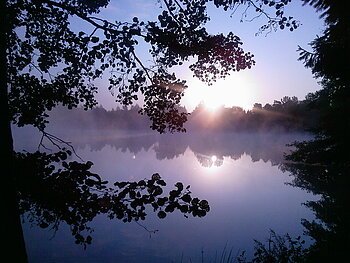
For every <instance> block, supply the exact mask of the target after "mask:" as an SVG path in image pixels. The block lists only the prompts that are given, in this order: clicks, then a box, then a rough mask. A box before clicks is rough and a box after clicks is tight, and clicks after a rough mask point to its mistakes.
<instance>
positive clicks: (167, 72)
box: [0, 0, 298, 262]
mask: <svg viewBox="0 0 350 263" xmlns="http://www.w3.org/2000/svg"><path fill="white" fill-rule="evenodd" d="M208 2H213V3H214V5H215V6H216V7H218V8H223V9H224V10H228V9H230V8H235V7H236V6H237V5H241V4H244V5H246V6H248V7H249V8H253V9H254V10H255V11H256V12H257V15H259V14H266V17H268V21H267V23H266V24H265V25H263V26H262V27H261V28H260V30H269V29H276V28H281V29H283V28H289V29H290V30H294V29H295V28H297V27H298V22H297V21H295V20H294V19H293V18H289V17H287V16H286V15H285V14H284V7H285V5H286V4H287V3H288V2H290V0H286V1H278V2H275V1H262V0H261V1H260V0H259V1H249V0H246V1H245V0H243V1H242V0H234V1H226V0H225V1H220V0H215V1H209V0H207V1H206V0H195V1H186V0H175V1H171V0H163V1H160V2H159V3H160V5H161V12H160V14H159V16H158V17H157V19H156V21H147V22H145V21H140V20H139V18H137V17H134V18H133V19H132V21H108V20H106V19H105V18H103V17H99V16H98V14H99V12H100V10H101V9H102V8H104V7H107V5H108V3H109V0H99V1H85V0H74V1H68V0H7V1H1V4H0V9H1V10H2V11H3V15H2V16H1V23H0V24H1V30H0V31H1V39H2V40H4V41H1V45H2V46H1V65H2V70H1V75H0V79H1V88H0V95H1V96H0V107H1V108H0V109H1V113H2V114H3V118H2V119H1V122H0V123H1V126H0V132H1V134H2V136H3V138H2V140H1V145H0V148H1V151H2V152H1V156H2V158H3V160H4V167H3V169H4V170H5V171H9V172H8V174H9V176H6V178H4V183H5V185H4V188H5V189H7V190H8V191H9V194H8V195H7V196H9V197H10V198H9V200H10V201H9V202H7V209H6V211H8V213H7V212H6V213H5V214H7V215H11V216H12V217H8V218H7V224H6V225H9V226H13V228H8V229H7V230H8V231H9V232H8V233H11V234H7V235H6V237H5V239H9V241H8V243H9V246H10V247H16V248H19V247H21V249H19V250H20V251H22V252H23V251H24V243H23V238H22V232H21V227H20V221H19V218H18V211H17V205H16V203H17V200H16V190H15V189H16V186H15V185H14V180H13V179H14V174H13V173H14V166H15V163H14V162H15V153H14V151H13V141H12V140H13V139H12V132H11V124H14V125H17V126H24V125H33V126H34V127H36V128H38V129H39V130H40V131H41V132H42V134H43V137H44V138H46V139H48V140H49V141H51V142H52V143H53V144H55V145H58V144H59V143H60V142H62V141H60V140H59V139H58V138H57V137H55V136H51V135H49V134H48V133H46V132H45V126H46V124H47V117H48V112H49V111H50V110H52V109H53V108H54V107H56V106H57V105H63V106H65V107H68V108H69V109H71V108H74V107H77V106H79V105H82V106H83V107H84V109H91V108H93V107H94V106H96V105H97V101H96V98H95V94H96V91H97V86H96V84H95V83H94V80H96V79H98V78H100V77H102V76H103V73H104V72H105V71H106V70H107V69H108V71H110V72H112V74H111V75H110V76H109V87H108V89H109V90H111V91H113V92H115V93H116V94H117V95H116V96H117V101H118V102H120V103H121V104H123V105H125V106H128V105H131V104H132V103H133V102H134V101H135V100H137V99H138V96H139V93H141V94H142V95H143V97H144V105H143V106H142V109H141V113H143V114H145V115H147V116H148V117H149V118H150V120H151V122H152V124H151V128H152V129H155V130H157V131H159V132H164V131H165V130H170V131H184V128H183V123H184V122H185V121H186V119H187V113H185V112H179V111H178V108H177V107H176V106H177V105H178V104H179V102H180V100H181V97H182V96H183V94H184V90H185V88H186V84H185V81H183V80H180V79H178V78H177V77H176V76H175V75H174V74H173V73H172V72H171V68H172V67H174V66H177V65H181V64H182V63H183V61H186V60H189V59H190V58H196V60H195V62H194V63H193V64H192V65H191V66H190V69H191V70H192V71H193V73H194V75H195V76H196V77H198V78H199V79H201V80H203V81H206V82H207V83H208V84H211V83H212V82H213V81H215V80H216V79H217V78H220V77H225V76H227V75H228V74H229V72H231V71H239V70H243V69H246V68H250V67H251V66H253V65H254V60H253V55H252V54H250V53H249V52H248V53H247V52H244V50H243V49H242V47H241V45H242V41H241V40H240V38H239V37H237V36H235V35H234V34H233V33H229V34H227V35H226V36H225V35H223V34H218V35H211V34H209V33H208V32H207V30H206V28H205V24H206V22H207V21H208V20H209V17H208V15H207V13H206V4H207V3H208ZM266 8H272V11H273V13H274V14H275V15H274V16H271V15H268V14H267V13H266ZM74 21H77V22H78V23H85V24H86V25H87V28H88V29H87V30H86V31H79V32H76V31H74V30H73V29H72V23H74ZM139 42H144V43H146V44H148V46H149V49H150V54H151V56H152V57H153V59H154V64H153V65H147V64H146V63H145V62H144V61H142V60H141V59H140V57H139V55H138V52H137V45H138V43H139ZM14 222H16V224H14ZM12 237H13V238H12ZM12 240H17V241H20V243H21V244H20V245H19V244H18V243H17V244H16V243H12V242H11V241H12ZM5 250H6V251H12V249H5ZM17 255H23V258H22V259H19V260H18V261H17V262H20V261H25V253H18V254H17Z"/></svg>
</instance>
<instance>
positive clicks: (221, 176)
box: [14, 129, 317, 263]
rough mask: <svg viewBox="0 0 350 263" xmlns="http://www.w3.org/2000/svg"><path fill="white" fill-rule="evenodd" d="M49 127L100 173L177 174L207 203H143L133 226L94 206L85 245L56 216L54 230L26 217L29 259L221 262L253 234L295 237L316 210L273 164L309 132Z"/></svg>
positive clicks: (21, 137)
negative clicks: (191, 211) (190, 209)
mask: <svg viewBox="0 0 350 263" xmlns="http://www.w3.org/2000/svg"><path fill="white" fill-rule="evenodd" d="M14 134H15V147H16V149H17V150H21V149H27V150H28V151H33V150H35V149H36V147H37V146H38V143H39V141H40V137H39V136H38V135H33V134H32V132H31V131H28V130H23V129H21V130H15V131H14ZM56 134H57V135H59V136H60V138H63V139H65V140H68V141H72V143H73V145H74V147H75V150H76V152H77V154H78V155H79V156H80V157H81V158H82V159H83V160H84V161H88V160H91V161H92V162H93V163H94V166H93V167H92V171H94V172H96V173H98V174H99V175H101V177H103V179H104V180H108V181H110V182H112V183H113V182H115V181H138V180H141V179H145V178H150V177H151V175H152V174H153V173H155V172H157V173H159V174H160V175H161V177H162V179H164V180H165V181H166V182H167V186H169V187H170V188H171V187H172V186H173V185H174V184H175V183H176V182H182V183H183V184H184V185H185V186H186V185H190V186H191V188H190V189H191V191H192V195H193V196H196V197H198V198H200V199H206V200H208V202H209V205H210V211H209V213H208V214H207V215H206V216H205V217H203V218H198V217H195V218H193V217H191V216H190V217H189V218H185V217H184V216H183V215H182V214H181V213H177V211H175V212H174V213H172V214H169V215H168V216H167V217H166V218H164V219H159V218H158V217H157V216H156V214H154V213H152V212H151V213H149V214H148V216H147V217H146V220H145V221H141V225H140V224H137V223H135V222H131V223H123V222H121V221H118V220H110V219H108V218H106V216H105V215H99V216H98V217H96V218H95V219H94V220H93V221H92V223H91V224H90V226H92V227H93V229H94V232H93V234H92V237H93V240H92V244H91V245H89V246H87V248H86V249H85V250H84V248H83V247H82V246H80V245H76V244H75V243H74V241H75V240H74V237H73V236H72V235H71V232H70V230H69V226H67V225H65V224H63V223H62V224H61V225H60V228H59V230H58V231H57V232H55V231H53V230H50V229H49V228H46V229H41V228H39V227H38V226H31V224H30V223H29V222H28V220H24V223H23V228H24V234H25V240H26V246H27V251H28V255H29V260H30V262H130V263H132V262H156V263H157V262H220V257H222V255H223V254H222V253H227V254H228V253H229V252H230V251H232V253H233V255H237V254H238V253H240V252H242V251H243V250H245V251H246V255H247V256H248V258H249V256H251V255H252V253H253V248H254V239H256V240H259V241H262V242H265V241H266V240H267V238H269V231H270V229H272V230H274V231H275V232H276V233H278V234H281V235H284V234H286V233H289V234H290V235H291V236H292V237H296V236H299V235H302V234H303V227H302V225H301V224H300V222H301V219H302V218H306V219H309V220H312V219H313V218H314V215H313V214H312V213H311V211H309V210H308V209H307V208H306V207H304V206H303V205H302V203H303V202H305V201H306V200H316V199H317V197H316V196H313V195H312V194H311V193H307V192H305V191H303V190H301V189H299V188H295V187H292V186H290V185H288V182H291V181H292V179H293V178H292V176H290V174H289V173H287V172H282V171H281V170H280V169H279V165H280V164H281V163H282V162H283V154H284V153H285V152H288V151H289V150H290V149H289V148H288V147H286V144H287V143H291V142H293V141H295V140H304V139H308V138H310V136H309V135H307V134H303V133H293V134H276V133H270V134H269V133H221V134H213V133H205V132H202V133H192V134H174V135H171V134H167V135H158V134H154V133H149V134H148V133H147V134H146V133H145V134H141V133H133V132H111V131H92V130H89V131H88V130H86V131H84V132H82V131H81V130H75V131H69V132H67V131H65V132H63V131H58V132H57V131H56ZM51 148H53V149H54V147H53V146H51ZM72 158H75V157H72ZM24 219H25V217H24ZM154 230H156V231H155V232H154V233H153V232H152V231H154ZM303 238H304V239H305V240H306V241H307V244H308V243H309V242H311V241H310V240H309V239H308V237H306V236H303Z"/></svg>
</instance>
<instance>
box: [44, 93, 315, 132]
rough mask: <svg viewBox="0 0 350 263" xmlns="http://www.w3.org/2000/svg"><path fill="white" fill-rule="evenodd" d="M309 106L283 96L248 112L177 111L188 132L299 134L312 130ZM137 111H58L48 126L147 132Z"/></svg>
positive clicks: (234, 109)
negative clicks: (184, 121) (184, 115)
mask: <svg viewBox="0 0 350 263" xmlns="http://www.w3.org/2000/svg"><path fill="white" fill-rule="evenodd" d="M309 103H310V101H309V99H308V97H306V99H305V100H302V101H299V100H298V98H297V97H295V96H293V97H288V96H285V97H283V98H282V99H280V100H274V102H273V103H271V104H270V103H267V104H265V105H264V106H263V105H262V104H261V103H255V104H254V105H253V108H252V109H251V110H244V109H243V108H241V107H236V106H235V107H224V106H221V107H220V108H218V109H216V110H215V111H210V110H208V109H207V108H206V106H205V105H204V104H203V103H201V104H199V105H198V106H197V107H196V108H195V109H194V110H193V111H192V112H191V113H189V112H187V110H186V108H185V107H179V111H180V112H183V113H186V114H187V115H188V121H187V123H186V125H185V126H184V127H185V128H186V129H187V131H189V132H192V131H193V132H198V131H206V132H209V131H213V132H245V131H249V132H255V131H264V132H269V131H270V132H294V131H298V132H299V131H309V130H311V129H313V128H314V127H315V125H316V124H317V122H318V119H319V117H320V113H319V111H318V110H317V109H315V108H311V107H310V105H309ZM66 111H67V112H66ZM139 112H140V107H139V106H138V105H134V106H131V107H122V108H117V109H112V110H106V109H105V108H103V107H102V106H99V107H96V108H94V109H92V110H91V111H85V110H84V109H83V108H77V109H74V110H69V114H68V110H67V109H64V108H60V109H59V110H56V111H54V112H52V114H50V116H51V123H52V125H54V126H55V125H57V126H58V127H59V126H61V127H71V128H78V129H80V128H81V129H100V130H102V129H118V130H134V131H143V130H147V131H149V130H150V129H149V127H150V126H151V122H150V120H149V118H148V117H147V116H144V115H141V114H139Z"/></svg>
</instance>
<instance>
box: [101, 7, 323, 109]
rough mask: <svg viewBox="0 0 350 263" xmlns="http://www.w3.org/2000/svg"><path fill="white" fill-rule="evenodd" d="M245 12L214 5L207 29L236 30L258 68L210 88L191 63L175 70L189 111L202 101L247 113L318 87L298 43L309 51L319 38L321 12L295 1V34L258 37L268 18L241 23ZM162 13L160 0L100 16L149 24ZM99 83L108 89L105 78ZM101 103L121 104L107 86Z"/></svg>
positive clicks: (108, 106) (290, 11)
mask: <svg viewBox="0 0 350 263" xmlns="http://www.w3.org/2000/svg"><path fill="white" fill-rule="evenodd" d="M243 11H244V9H243V7H242V8H240V9H238V10H236V12H235V13H234V14H232V10H228V11H226V12H225V11H223V10H222V9H217V8H215V7H210V8H209V9H208V14H209V16H210V17H211V21H210V22H209V23H208V24H207V29H208V31H209V32H210V33H213V34H217V33H224V34H227V33H228V32H230V31H232V32H233V33H234V34H236V35H238V36H239V37H240V38H241V40H242V41H243V46H242V47H243V49H244V50H245V51H249V52H251V53H253V54H254V58H255V61H256V65H255V66H253V67H252V68H251V69H246V70H243V71H240V72H233V73H231V74H230V76H229V77H227V78H226V79H221V80H219V81H217V82H216V83H215V84H214V85H212V86H210V87H208V86H207V85H206V84H205V83H202V82H201V81H199V80H198V79H195V78H193V77H192V75H193V74H192V72H191V71H190V70H189V69H188V65H186V64H185V65H183V66H182V67H179V68H176V70H175V72H176V73H177V75H178V77H180V78H182V79H185V80H186V81H187V85H188V89H187V90H186V91H185V96H184V97H183V99H182V101H181V103H182V105H183V106H185V107H186V109H187V110H188V111H192V110H193V109H194V108H195V107H196V106H197V105H198V104H199V103H200V102H204V104H205V105H206V106H208V108H213V109H215V108H216V107H218V106H220V105H224V106H226V107H231V106H239V107H242V108H244V109H246V110H248V109H251V108H252V107H253V104H254V103H262V104H263V105H265V104H266V103H273V101H274V100H280V99H281V98H282V97H284V96H296V97H298V99H299V100H303V99H304V98H305V96H306V95H307V94H308V93H310V92H315V91H317V90H319V89H320V86H319V84H318V82H317V80H316V79H314V78H313V76H312V73H311V71H310V69H306V68H305V67H304V65H303V64H302V62H301V61H298V53H297V47H298V45H300V46H301V47H303V48H306V49H308V43H310V42H311V41H312V40H313V39H314V38H315V37H316V36H317V35H321V33H322V29H323V21H322V20H321V19H319V14H318V13H316V11H315V10H314V9H313V8H312V7H310V6H302V4H301V1H298V0H293V1H292V3H290V4H289V5H288V8H286V9H285V13H286V14H288V15H290V16H293V17H295V18H297V19H298V20H299V21H300V22H301V25H300V27H299V28H298V29H297V30H295V31H293V32H290V31H289V30H288V29H287V30H283V31H282V30H278V31H277V32H274V31H273V32H271V33H269V34H265V33H263V34H260V35H258V36H257V35H256V33H257V32H258V29H259V27H260V26H261V25H263V24H264V22H265V20H263V19H260V18H259V19H255V20H253V21H251V22H249V21H247V20H249V19H251V18H253V16H248V17H246V18H243V22H241V21H240V20H241V19H242V16H241V14H242V12H243ZM160 12H161V9H159V4H158V1H156V0H134V1H127V0H112V1H111V3H110V4H109V6H108V7H107V8H106V9H105V10H103V11H102V12H101V14H100V16H103V17H106V18H109V19H112V20H116V19H117V20H124V21H128V20H129V21H130V20H131V19H132V17H134V16H137V17H139V19H140V20H146V21H147V20H154V19H155V17H156V16H157V15H158V14H159V13H160ZM139 52H141V54H140V53H139V55H140V57H141V58H144V59H147V50H146V49H144V48H143V47H141V48H140V51H139ZM142 52H144V53H145V54H142ZM100 84H101V86H107V85H106V84H105V83H104V80H101V83H100ZM97 99H98V100H99V102H100V104H101V105H102V106H103V107H104V108H106V109H112V108H116V106H117V105H116V103H115V99H114V98H113V96H111V94H110V93H109V92H108V90H107V88H102V87H101V88H100V89H99V93H98V95H97Z"/></svg>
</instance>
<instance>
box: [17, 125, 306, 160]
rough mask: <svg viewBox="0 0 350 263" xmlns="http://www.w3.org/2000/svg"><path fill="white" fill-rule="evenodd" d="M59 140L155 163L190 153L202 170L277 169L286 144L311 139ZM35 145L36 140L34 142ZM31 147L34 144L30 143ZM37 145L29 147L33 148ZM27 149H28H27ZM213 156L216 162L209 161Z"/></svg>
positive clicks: (66, 135)
mask: <svg viewBox="0 0 350 263" xmlns="http://www.w3.org/2000/svg"><path fill="white" fill-rule="evenodd" d="M55 134H57V135H58V136H59V137H60V138H63V139H65V140H67V141H72V142H74V143H73V145H74V146H75V147H76V148H77V149H84V148H85V147H86V146H88V147H89V149H90V150H91V151H101V150H102V149H103V148H104V147H105V146H111V147H112V148H114V149H115V150H120V151H121V152H123V153H125V152H130V153H132V154H133V158H134V159H136V158H137V155H138V153H140V152H141V151H146V152H154V153H155V156H156V158H157V159H158V160H171V159H174V158H178V157H180V156H182V155H184V153H185V151H186V150H187V149H189V150H190V151H192V152H193V153H194V154H195V156H196V158H197V160H198V162H199V163H200V164H202V165H203V166H205V167H211V166H221V165H222V164H223V163H224V158H228V159H232V160H238V159H240V158H241V157H242V156H243V155H245V154H246V155H249V156H250V157H251V159H252V161H253V162H257V161H260V160H262V161H264V162H271V164H272V165H279V164H281V163H282V162H283V161H284V157H283V156H284V154H285V153H287V152H290V151H291V149H292V148H287V147H286V144H289V143H291V142H294V141H296V140H297V141H302V140H308V139H310V138H311V136H310V135H309V134H306V133H276V134H275V133H205V132H203V133H183V134H165V135H159V134H154V133H152V134H140V133H134V134H133V133H132V132H130V133H126V134H124V133H122V134H121V133H120V132H117V131H103V132H102V131H99V132H98V133H97V132H96V131H93V130H87V131H84V132H82V131H80V130H76V131H74V130H73V131H72V130H69V131H67V130H64V131H63V130H61V131H55ZM25 136H28V135H26V134H25V133H23V134H22V135H21V136H17V138H18V139H19V142H18V143H17V144H18V145H23V144H28V142H26V141H25ZM34 141H35V140H34ZM31 143H33V140H32V141H31ZM35 146H36V145H35V144H34V145H32V147H35ZM26 147H28V145H27V146H26ZM213 156H215V157H216V158H215V161H213V160H212V157H213Z"/></svg>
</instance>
